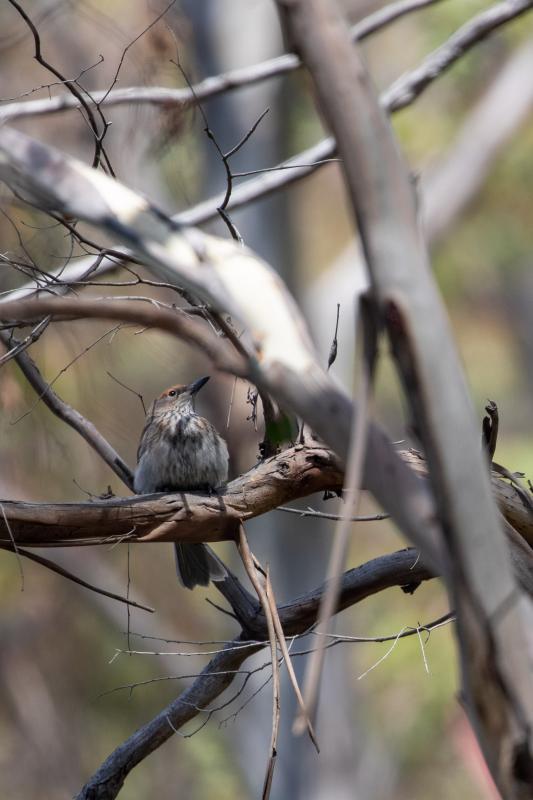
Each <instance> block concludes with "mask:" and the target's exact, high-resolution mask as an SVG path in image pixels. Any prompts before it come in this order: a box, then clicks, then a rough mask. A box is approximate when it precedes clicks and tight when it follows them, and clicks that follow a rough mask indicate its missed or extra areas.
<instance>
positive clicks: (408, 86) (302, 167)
mask: <svg viewBox="0 0 533 800" xmlns="http://www.w3.org/2000/svg"><path fill="white" fill-rule="evenodd" d="M532 7H533V0H530V2H503V3H498V4H497V5H495V6H493V7H492V8H489V9H488V10H485V11H481V12H480V13H479V14H477V15H476V16H474V17H473V18H472V19H471V20H470V21H469V22H467V23H465V25H463V26H462V27H461V28H460V29H459V30H458V31H457V32H456V33H455V34H453V36H452V37H451V38H450V39H449V40H448V41H447V42H445V43H444V44H442V45H441V46H440V47H438V48H437V49H436V50H434V51H433V52H432V53H431V54H430V55H428V56H427V57H426V58H425V59H424V61H423V68H422V67H419V68H417V69H415V70H413V71H412V72H408V73H406V74H405V75H404V76H402V77H401V78H400V79H398V80H397V81H396V82H395V83H394V85H393V87H390V88H389V89H388V90H386V91H385V92H384V93H383V94H382V96H381V101H380V102H381V104H382V106H383V108H384V109H385V110H386V111H388V112H390V113H392V112H395V111H399V110H401V109H402V108H405V107H406V106H408V105H410V104H412V103H413V102H414V101H415V100H416V99H417V98H418V96H419V95H420V93H421V92H422V91H424V90H425V89H426V88H427V87H428V86H429V85H430V83H432V82H433V81H434V80H436V79H438V78H439V77H440V76H441V75H442V74H444V72H446V70H448V69H449V68H450V67H451V66H452V65H453V64H454V63H455V62H456V61H457V60H458V59H459V58H461V57H462V56H463V55H464V54H465V53H466V52H468V50H469V49H470V48H472V47H474V46H475V45H476V44H478V43H479V42H480V41H483V40H484V39H485V38H486V37H487V36H489V35H490V34H491V33H492V32H493V31H494V30H496V29H497V28H498V27H500V26H501V25H504V24H506V23H507V22H510V21H512V20H513V19H515V18H516V17H518V16H520V15H521V14H523V13H525V12H526V11H528V10H530V9H531V8H532ZM387 8H388V7H387ZM457 42H459V46H458V44H457ZM291 58H294V57H293V56H291ZM248 69H249V68H247V70H248ZM207 80H211V79H210V78H209V79H207ZM116 91H117V92H119V91H120V92H125V93H128V92H129V93H130V95H129V99H128V102H130V101H131V102H142V101H143V98H144V99H145V100H147V99H148V100H149V98H150V92H155V95H154V102H158V100H157V97H159V98H160V102H161V103H167V102H170V101H171V94H169V93H172V92H175V91H176V90H169V89H157V88H156V89H146V87H143V88H142V89H141V90H139V91H140V94H137V93H136V90H134V89H124V90H116ZM177 91H178V92H181V91H183V90H177ZM194 91H195V92H196V93H197V96H198V97H199V98H200V99H201V92H200V93H198V87H194ZM111 96H112V95H111ZM117 97H118V95H117ZM123 100H124V102H126V97H124V98H123ZM35 102H38V103H43V102H45V101H41V100H39V101H35ZM49 102H50V101H49V100H46V103H49ZM67 102H68V101H67ZM177 102H181V100H177ZM7 107H8V108H9V106H7ZM1 108H3V107H0V109H1ZM335 154H336V146H335V140H334V139H333V138H332V137H329V138H327V139H324V140H323V141H322V142H319V143H317V144H316V145H313V146H312V147H310V148H308V149H307V150H305V151H303V152H301V153H299V154H298V155H296V156H292V157H291V158H289V159H288V160H287V161H284V162H283V163H281V164H278V165H276V166H275V167H273V168H272V170H269V171H267V172H264V173H262V174H260V175H258V176H256V177H254V178H252V179H250V180H248V181H245V182H244V183H242V184H241V185H240V186H237V187H235V188H234V189H233V192H232V196H231V199H230V202H229V203H228V211H234V210H236V209H238V208H242V207H244V206H246V205H248V204H249V203H251V202H255V201H256V200H259V199H261V198H263V197H266V196H268V195H269V194H272V193H273V192H276V191H279V190H280V189H284V188H285V187H287V186H290V185H291V184H292V183H295V182H297V181H300V180H302V179H304V178H305V177H307V176H308V175H310V174H312V173H313V172H315V170H317V169H320V168H321V167H322V166H323V165H325V164H326V163H329V159H331V158H332V157H333V156H335ZM223 199H224V193H222V194H219V195H216V196H215V197H212V198H209V199H208V200H205V201H203V202H201V203H199V204H198V205H196V206H194V207H193V208H190V209H188V210H186V211H183V212H180V213H178V214H176V215H174V217H173V219H174V221H175V222H177V223H179V224H183V225H199V224H201V223H204V222H208V221H210V220H212V219H215V218H216V216H217V214H218V211H217V209H218V207H219V206H220V204H221V203H222V202H223ZM124 258H125V259H127V258H128V252H127V250H124ZM93 263H95V264H96V269H95V274H98V275H103V274H106V273H108V272H110V271H113V270H116V269H117V268H118V267H119V266H120V262H117V259H116V258H102V257H101V256H99V257H98V258H97V259H96V260H94V259H90V258H88V259H81V260H80V261H78V263H76V264H72V265H69V266H68V267H67V268H66V269H65V270H63V271H62V274H61V278H62V280H63V281H64V283H65V291H67V290H68V284H69V283H70V282H76V281H78V280H80V279H82V276H83V275H84V274H85V273H86V271H87V269H88V266H89V268H90V265H91V264H93ZM56 277H57V276H56ZM36 288H37V287H36V286H35V283H28V284H26V285H25V286H23V287H21V288H19V289H16V290H14V291H13V292H11V293H10V294H11V298H12V299H21V298H22V297H25V296H27V295H31V294H34V293H35V291H36ZM41 288H42V287H41ZM53 289H54V291H55V292H57V293H61V287H60V286H58V285H56V284H54V286H53ZM1 302H2V300H1V299H0V303H1Z"/></svg>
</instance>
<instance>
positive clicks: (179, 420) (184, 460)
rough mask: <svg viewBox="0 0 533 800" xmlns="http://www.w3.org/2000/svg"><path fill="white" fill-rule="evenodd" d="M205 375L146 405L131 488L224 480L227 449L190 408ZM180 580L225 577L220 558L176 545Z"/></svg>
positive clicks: (187, 486)
mask: <svg viewBox="0 0 533 800" xmlns="http://www.w3.org/2000/svg"><path fill="white" fill-rule="evenodd" d="M208 380H209V376H206V377H203V378H199V379H198V380H196V381H193V382H192V383H189V384H186V385H182V384H177V385H176V386H171V387H170V388H168V389H166V390H165V391H164V392H163V393H162V394H161V395H159V397H158V398H156V400H154V402H153V403H152V405H151V406H150V408H149V410H148V413H147V415H146V421H145V424H144V428H143V431H142V434H141V438H140V441H139V448H138V451H137V467H136V469H135V475H134V482H133V488H134V491H135V492H136V493H137V494H149V493H151V492H179V491H204V492H210V493H211V492H215V491H216V490H217V489H219V488H220V487H221V486H222V485H223V484H224V483H225V482H226V481H227V478H228V460H229V456H228V448H227V445H226V442H225V441H224V439H223V438H222V436H221V435H220V434H219V433H218V431H217V430H216V428H215V427H214V425H212V424H211V422H209V420H207V419H206V418H205V417H202V416H200V415H199V414H197V413H196V411H195V409H194V400H195V397H196V395H197V394H198V392H199V391H200V389H201V388H202V387H203V386H205V384H206V383H207V381H208ZM175 554H176V569H177V573H178V578H179V579H180V581H181V583H182V584H183V586H185V587H186V588H187V589H193V588H194V587H195V586H207V585H208V584H209V581H210V580H214V581H217V580H218V581H220V580H223V579H224V578H225V577H226V575H227V571H226V568H225V567H224V564H223V563H222V561H221V560H220V559H219V558H218V557H217V556H216V555H215V553H214V552H213V551H212V550H211V548H210V547H208V546H207V545H205V544H202V543H196V542H194V543H191V544H181V543H176V544H175Z"/></svg>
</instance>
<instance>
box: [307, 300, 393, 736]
mask: <svg viewBox="0 0 533 800" xmlns="http://www.w3.org/2000/svg"><path fill="white" fill-rule="evenodd" d="M360 308H361V321H362V324H361V329H362V334H363V355H362V359H361V387H360V392H359V398H358V399H359V411H358V414H357V416H356V418H355V423H354V425H353V428H352V440H351V443H350V452H349V455H348V464H347V467H346V478H345V482H344V500H345V503H344V508H343V513H342V515H341V518H340V520H339V521H338V522H337V525H336V527H335V536H334V540H333V547H332V549H331V555H330V560H329V564H328V574H327V581H328V582H327V588H326V591H325V592H324V595H323V597H322V600H321V603H320V611H319V616H318V626H317V630H318V631H319V632H320V633H326V632H327V631H328V626H329V622H330V620H331V619H332V617H333V615H334V614H335V611H336V608H337V603H338V599H339V594H340V588H341V579H342V573H343V570H344V562H345V560H346V554H347V550H348V542H349V537H350V526H351V517H352V514H354V515H355V516H357V508H358V504H359V500H360V497H361V485H362V476H363V467H364V457H365V452H366V442H367V427H368V419H369V405H370V401H371V392H372V382H373V376H374V368H375V357H376V339H377V331H376V328H375V325H374V318H373V307H372V305H371V303H370V301H367V300H365V299H364V298H362V299H361V303H360ZM335 336H336V333H335ZM324 644H325V639H319V643H318V647H317V648H316V651H315V652H314V653H313V654H312V655H311V658H310V660H309V665H308V667H307V671H306V676H305V682H304V699H305V708H306V709H307V710H308V713H309V714H310V716H311V718H312V719H313V718H314V715H315V714H316V707H317V701H318V693H319V689H320V681H321V677H322V671H323V667H324V658H325V655H326V651H325V647H324ZM306 727H307V724H306V721H305V719H304V718H303V716H302V713H301V712H300V713H298V714H297V715H296V717H295V720H294V724H293V732H294V733H295V734H297V735H301V734H302V733H303V731H304V730H305V728H306Z"/></svg>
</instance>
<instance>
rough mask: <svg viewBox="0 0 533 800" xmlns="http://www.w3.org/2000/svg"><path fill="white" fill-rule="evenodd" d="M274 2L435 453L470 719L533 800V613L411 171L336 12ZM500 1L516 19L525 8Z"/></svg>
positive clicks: (516, 790) (493, 756)
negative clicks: (307, 76) (339, 172)
mask: <svg viewBox="0 0 533 800" xmlns="http://www.w3.org/2000/svg"><path fill="white" fill-rule="evenodd" d="M278 4H279V5H280V7H281V8H282V10H283V12H284V16H285V21H286V24H287V27H288V30H289V32H290V35H291V37H292V39H293V41H295V42H296V43H297V46H298V47H299V50H300V53H301V55H302V59H303V60H304V62H305V63H306V65H307V66H308V68H309V70H310V72H311V76H312V78H313V80H314V84H315V88H316V92H317V95H318V101H319V103H320V106H321V108H322V111H323V113H324V115H325V117H326V120H327V122H328V124H329V126H330V127H331V129H332V130H333V132H334V134H335V138H336V141H337V145H338V149H339V153H340V154H341V156H342V157H343V163H344V174H345V177H346V182H347V185H348V191H349V194H350V197H351V201H352V206H353V209H354V213H355V216H356V218H357V222H358V226H359V230H360V234H361V238H362V241H363V247H364V250H365V256H366V260H367V265H368V269H369V272H370V273H371V276H372V283H373V288H374V291H375V298H376V301H377V302H378V303H379V305H380V308H381V313H382V315H383V319H384V322H385V324H386V325H387V329H388V333H389V336H390V339H391V343H392V347H393V352H394V355H395V359H396V362H397V366H398V370H399V373H400V376H401V377H402V380H403V382H404V386H405V388H406V394H407V397H408V401H409V403H410V405H411V410H412V414H413V419H414V420H416V425H417V431H418V432H419V435H420V436H421V439H422V441H423V442H424V446H425V448H426V449H427V456H428V463H429V467H430V469H429V477H430V480H431V482H432V486H433V488H434V491H435V495H436V500H437V503H438V506H439V515H440V518H441V519H442V521H443V527H444V531H445V533H446V539H447V545H448V547H449V552H450V556H451V558H450V572H449V574H447V576H446V578H447V583H448V587H449V590H450V592H451V595H452V597H453V601H452V602H453V603H454V605H455V607H456V613H457V620H458V631H459V639H460V646H461V665H462V669H463V681H464V686H465V694H466V697H467V702H468V705H469V710H470V713H471V717H472V720H473V722H474V726H475V729H476V732H477V735H478V738H479V740H480V744H481V746H482V748H483V751H484V754H485V757H486V760H487V764H488V766H489V769H490V770H491V773H492V775H493V777H494V779H495V781H496V783H497V785H498V786H499V788H500V789H501V790H502V793H503V795H504V796H505V797H509V798H516V797H521V796H526V794H528V795H530V794H531V787H532V785H533V777H532V776H533V766H532V765H533V742H532V739H531V729H532V725H533V684H532V677H531V676H532V672H533V670H532V663H531V657H532V656H531V649H530V645H531V639H529V642H528V636H529V635H530V632H531V623H532V622H533V607H532V606H531V602H530V601H529V600H528V599H527V598H526V597H525V595H523V594H522V593H521V592H520V590H519V589H518V587H517V585H516V582H515V579H514V576H513V572H512V569H511V564H510V559H509V555H508V550H507V549H506V547H505V539H504V537H503V535H502V531H501V529H500V525H499V522H498V518H497V514H496V513H495V509H494V504H493V502H492V497H491V495H490V485H489V481H488V471H487V469H486V465H485V463H484V461H483V456H482V453H481V450H480V448H479V441H478V433H477V426H476V424H475V420H474V417H473V414H472V411H471V406H470V402H469V399H468V396H467V392H466V388H465V382H464V378H463V375H462V370H461V366H460V362H459V359H458V357H457V354H456V352H455V348H454V345H453V341H452V338H451V335H450V331H449V327H448V323H447V320H446V316H445V312H444V309H443V306H442V303H441V301H440V298H439V297H438V293H437V290H436V288H435V285H434V283H433V280H432V276H431V273H430V270H429V266H428V261H427V254H426V251H425V247H424V244H423V241H422V237H421V236H420V233H419V230H418V221H417V212H416V204H415V202H414V197H413V193H412V188H411V186H410V183H409V180H408V177H407V171H406V169H405V165H404V164H403V161H402V159H401V157H400V156H399V153H398V148H397V145H396V143H395V141H394V137H393V135H392V133H391V130H390V127H389V125H388V122H387V120H386V119H385V117H384V115H383V113H382V111H381V109H380V108H379V104H378V102H377V98H376V97H375V95H374V91H373V88H372V86H371V82H370V80H369V77H368V74H367V72H366V69H365V66H364V64H363V62H362V60H361V58H360V56H359V53H358V51H357V48H356V49H355V50H354V49H352V47H351V45H350V43H349V39H348V38H347V35H346V29H345V26H344V24H343V22H342V20H341V19H340V17H339V16H338V15H337V13H336V11H335V10H334V8H333V4H332V3H330V2H328V0H311V2H303V0H278ZM501 5H502V6H506V7H507V9H508V10H509V8H510V7H511V6H514V7H516V6H517V5H520V6H521V7H522V8H524V5H525V4H524V3H520V4H516V3H509V4H501ZM500 9H501V6H500ZM491 11H492V12H493V13H494V9H491ZM455 44H456V46H457V47H460V43H459V42H457V41H456V43H455ZM459 453H460V454H461V455H460V457H458V454H459ZM503 609H505V611H503ZM524 642H526V644H525V645H524ZM518 764H520V767H518Z"/></svg>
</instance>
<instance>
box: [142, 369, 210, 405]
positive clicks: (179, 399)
mask: <svg viewBox="0 0 533 800" xmlns="http://www.w3.org/2000/svg"><path fill="white" fill-rule="evenodd" d="M208 380H209V376H206V377H204V378H198V380H196V381H193V382H192V383H187V384H181V383H178V384H176V386H170V387H169V388H168V389H165V391H164V392H162V394H160V395H159V397H158V398H157V400H156V401H155V403H154V412H155V413H156V414H166V413H168V412H173V413H177V414H191V413H193V412H194V398H195V396H196V395H197V394H198V392H199V391H200V389H201V388H202V386H205V384H206V383H207V381H208Z"/></svg>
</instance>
